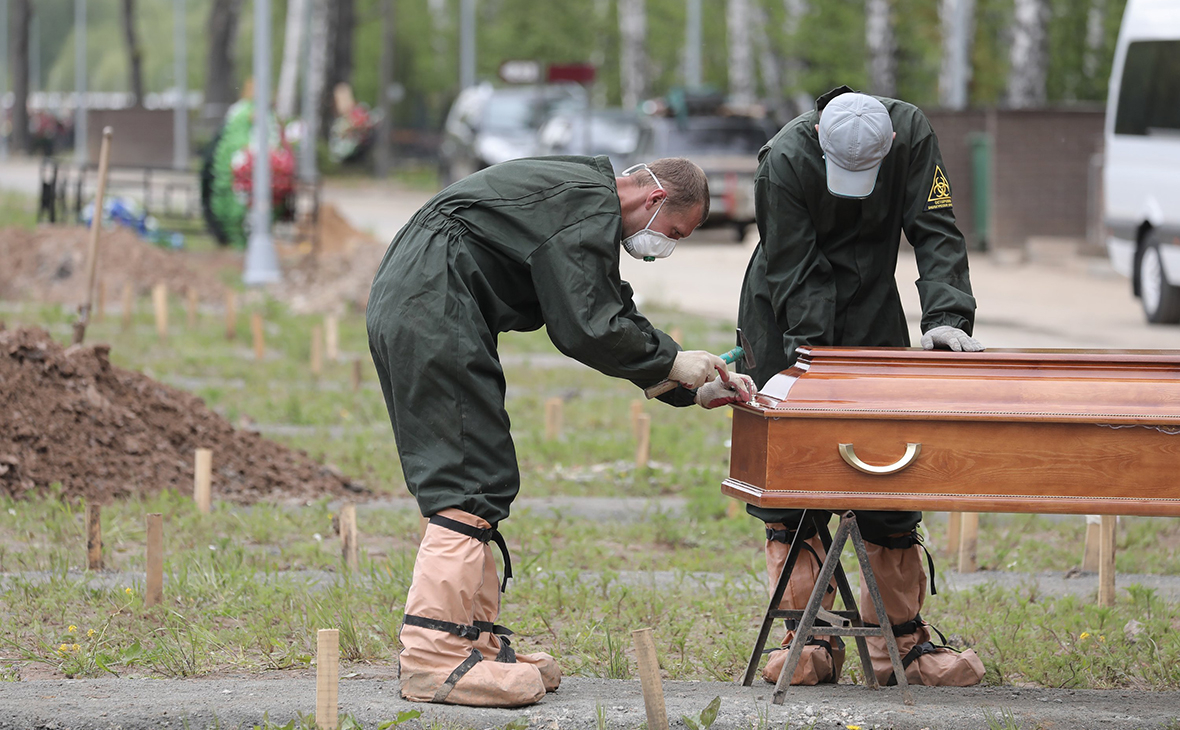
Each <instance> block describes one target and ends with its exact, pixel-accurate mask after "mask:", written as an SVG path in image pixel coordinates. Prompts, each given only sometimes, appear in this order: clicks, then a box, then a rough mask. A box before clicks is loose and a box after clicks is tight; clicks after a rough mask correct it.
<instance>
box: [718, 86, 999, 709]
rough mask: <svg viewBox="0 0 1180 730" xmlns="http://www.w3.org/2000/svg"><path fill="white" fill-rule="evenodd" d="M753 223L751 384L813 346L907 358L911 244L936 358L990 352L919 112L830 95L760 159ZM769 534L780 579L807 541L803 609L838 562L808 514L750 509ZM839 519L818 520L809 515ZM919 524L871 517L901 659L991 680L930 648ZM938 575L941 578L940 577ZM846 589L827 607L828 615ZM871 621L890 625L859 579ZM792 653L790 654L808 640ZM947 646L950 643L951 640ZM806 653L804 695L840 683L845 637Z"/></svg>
mask: <svg viewBox="0 0 1180 730" xmlns="http://www.w3.org/2000/svg"><path fill="white" fill-rule="evenodd" d="M758 157H759V164H758V172H757V175H756V177H755V183H754V184H755V193H754V201H755V211H756V219H757V224H758V233H759V236H760V238H761V240H760V242H759V244H758V246H757V247H756V248H755V250H754V254H753V256H752V257H751V259H750V263H749V266H748V268H747V269H746V277H745V281H744V283H743V285H742V295H741V304H740V308H739V313H738V322H739V325H740V326H741V328H742V332H743V333H744V334H745V335H746V337H747V338H748V339H749V342H750V345H751V347H752V349H753V350H754V360H755V362H756V363H757V367H756V368H755V369H754V370H753V371H752V372H751V373H750V374H751V375H752V376H753V377H754V382H755V383H757V384H758V385H759V386H761V385H763V384H765V383H766V381H767V380H769V379H770V378H771V377H773V376H774V375H775V374H777V373H778V372H780V371H782V370H785V369H787V368H789V367H791V366H792V365H793V364H794V363H795V359H796V357H797V355H796V352H795V348H797V347H799V346H800V345H812V346H819V345H851V346H863V347H879V346H894V347H897V346H901V347H904V346H908V345H909V344H910V341H909V335H908V334H907V331H906V320H905V315H904V313H903V312H902V307H901V300H900V299H899V297H898V293H897V285H896V281H895V278H894V277H895V269H896V266H897V256H898V247H899V244H900V236H901V233H902V232H903V231H904V233H905V236H906V240H907V241H909V243H910V244H911V245H912V246H913V247H914V254H915V257H916V259H917V264H918V272H919V274H918V281H917V286H918V293H919V295H920V298H921V303H922V321H921V327H922V332H923V333H924V334H923V335H922V347H923V348H925V349H927V350H929V349H933V348H935V347H938V348H948V349H951V350H961V351H969V352H973V351H978V350H982V349H983V346H982V345H980V344H979V342H977V341H976V340H974V339H973V338H972V337H971V336H970V333H971V329H972V324H973V322H974V319H975V299H974V298H973V297H972V295H971V283H970V280H969V277H968V272H967V252H966V245H965V243H964V241H963V235H962V234H961V233H960V232H959V229H958V228H957V227H956V226H955V217H954V212H953V209H952V206H951V189H950V182H949V181H948V178H947V176H946V172H945V168H944V166H943V163H942V156H941V154H940V153H939V151H938V139H937V138H936V137H935V135H934V132H933V130H932V129H931V128H930V123H929V122H928V121H927V120H926V117H925V115H923V114H922V112H921V111H920V110H919V109H918V108H917V107H915V106H914V105H912V104H907V103H905V102H903V101H897V100H895V99H885V98H877V97H872V96H867V95H865V94H857V93H853V92H852V90H851V89H849V88H848V87H846V86H843V87H840V88H838V89H835V90H833V91H830V92H828V93H827V94H825V95H823V96H821V97H820V98H819V99H818V100H817V103H816V109H815V111H813V112H808V113H806V114H803V115H802V116H800V117H797V118H796V119H794V120H792V121H791V122H789V123H788V124H787V125H786V126H785V127H783V128H782V129H781V130H780V131H779V132H778V134H776V135H775V137H774V138H773V139H771V140H770V142H768V143H767V145H766V146H765V147H763V148H762V150H761V152H760V153H759V156H758ZM747 511H748V512H749V513H750V514H752V515H753V516H755V517H757V518H759V519H761V520H762V521H763V522H765V523H766V567H767V572H768V574H769V575H768V579H769V582H770V586H771V590H772V591H773V590H774V586H775V585H776V583H777V582H778V578H779V574H780V573H781V572H782V569H783V565H784V563H785V562H786V558H787V552H788V549H789V546H790V544H791V541H792V540H793V539H794V537H795V532H796V531H797V530H800V529H802V530H803V533H804V534H803V535H802V537H803V538H804V539H805V540H806V545H805V547H807V548H808V549H806V550H804V551H803V552H802V553H801V554H800V558H799V560H798V562H797V563H796V565H795V569H794V571H793V572H792V574H791V577H790V580H789V583H788V585H787V590H786V593H785V594H784V595H783V601H782V604H781V605H780V608H784V609H803V608H804V607H805V606H806V605H807V600H808V598H809V597H810V595H811V592H812V588H813V587H814V585H815V581H816V580H817V579H818V576H819V566H820V565H821V564H822V562H823V560H824V557H825V554H824V547H823V544H822V543H821V542H820V539H819V537H818V535H816V528H815V525H814V524H813V523H812V521H811V520H808V524H806V525H802V526H801V525H800V522H801V516H802V511H801V510H781V509H779V510H774V509H762V508H758V507H754V506H752V505H751V506H748V507H747ZM817 514H818V515H822V519H827V518H828V517H829V516H830V515H829V513H826V512H822V511H820V512H816V511H812V512H810V513H809V516H812V517H814V516H815V515H817ZM921 519H922V513H921V512H868V511H865V512H857V522H858V524H859V525H860V529H861V532H862V534H863V535H864V538H865V541H866V543H867V547H868V551H869V563H870V565H871V566H872V569H873V572H874V575H875V576H876V578H877V585H878V586H879V587H880V589H881V594H882V598H884V603H885V609H886V611H887V613H888V614H889V621H890V623H892V625H893V628H894V634H895V635H896V636H897V643H898V650H899V651H900V652H901V656H902V658H903V662H902V663H903V664H904V665H905V666H906V679H907V681H909V682H910V683H912V684H929V685H958V686H965V685H972V684H976V683H978V682H979V680H980V679H981V678H982V676H983V673H984V668H983V664H982V663H981V662H980V660H979V657H977V656H976V655H975V653H974V652H973V651H971V650H967V651H964V652H962V653H960V652H957V651H955V650H953V649H950V648H949V647H946V646H943V645H941V644H935V643H934V642H932V641H931V638H930V637H931V634H930V628H931V627H930V626H929V624H927V623H926V622H925V621H923V620H922V616H921V614H920V609H921V608H922V605H923V603H924V601H925V597H926V573H925V569H924V567H923V564H922V563H923V560H922V554H921V547H920V543H919V538H918V533H917V526H918V522H919V521H920V520H921ZM931 567H933V566H931ZM834 600H835V590H834V588H832V587H829V590H828V594H827V596H826V598H825V601H824V605H825V607H826V608H828V609H830V608H831V606H832V603H833V602H834ZM860 610H861V612H862V616H863V617H864V620H865V621H866V623H875V622H876V621H877V615H876V612H875V610H874V608H873V603H872V601H871V600H869V596H868V593H867V590H866V588H865V587H864V581H863V580H862V581H861V596H860ZM791 629H792V626H791V625H790V622H788V631H787V635H786V637H785V638H784V639H783V643H782V646H783V648H786V647H787V646H789V644H790V642H791V640H792V638H793V637H794V631H793V630H791ZM940 638H941V635H940ZM868 643H869V653H870V655H871V658H872V663H873V667H874V671H875V672H876V674H877V679H878V680H880V681H881V682H882V683H886V682H887V681H889V680H890V678H891V677H892V666H891V664H890V661H889V654H888V652H887V650H886V648H885V642H884V640H883V639H881V638H880V637H869V638H868ZM808 644H809V645H808V646H806V647H804V650H803V655H802V658H801V660H800V663H799V665H798V667H797V669H796V671H795V674H794V676H793V677H792V678H791V683H792V684H816V683H818V682H835V681H837V680H838V679H839V676H840V669H841V665H842V663H843V660H844V647H843V644H842V643H841V641H840V639H839V637H817V638H814V639H812V640H811V641H809V642H808ZM786 655H787V652H786V651H776V652H773V653H772V655H771V658H770V660H769V661H768V662H767V665H766V668H765V669H764V670H763V677H764V678H765V679H767V680H768V681H770V682H777V681H778V677H779V674H780V673H781V670H782V666H783V664H784V663H785V661H786Z"/></svg>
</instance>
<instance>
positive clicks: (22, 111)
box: [0, 0, 33, 153]
mask: <svg viewBox="0 0 1180 730" xmlns="http://www.w3.org/2000/svg"><path fill="white" fill-rule="evenodd" d="M0 1H3V2H6V1H7V0H0ZM12 8H13V13H12V15H11V16H9V17H10V18H11V19H12V21H11V22H12V27H11V28H9V29H8V31H9V33H10V34H11V35H10V36H9V37H10V38H11V39H12V41H13V43H12V46H11V47H10V48H9V53H10V54H11V55H10V56H9V58H10V59H11V60H12V97H13V99H12V137H11V140H10V141H11V142H12V149H13V150H14V151H16V152H21V153H24V152H29V151H30V150H29V142H30V140H29V24H30V23H31V21H32V17H33V11H32V8H31V7H30V6H29V0H16V2H14V3H13V4H12ZM2 108H3V105H2V104H0V109H2Z"/></svg>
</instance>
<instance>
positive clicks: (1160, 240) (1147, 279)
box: [1102, 0, 1180, 322]
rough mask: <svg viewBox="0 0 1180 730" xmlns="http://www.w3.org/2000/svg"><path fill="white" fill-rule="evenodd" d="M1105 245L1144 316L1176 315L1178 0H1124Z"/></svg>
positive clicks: (1114, 79) (1114, 73) (1108, 146)
mask: <svg viewBox="0 0 1180 730" xmlns="http://www.w3.org/2000/svg"><path fill="white" fill-rule="evenodd" d="M1104 137H1105V161H1104V165H1103V173H1102V177H1103V180H1102V183H1103V184H1102V188H1103V196H1104V198H1105V203H1104V206H1105V210H1104V217H1105V222H1106V229H1107V231H1108V233H1109V236H1108V238H1107V251H1108V252H1109V254H1110V260H1111V263H1112V264H1113V266H1114V268H1115V270H1116V271H1118V272H1120V273H1121V274H1123V275H1124V276H1127V277H1129V278H1130V279H1131V287H1132V291H1133V292H1134V294H1135V296H1138V297H1139V298H1140V299H1141V300H1142V302H1143V312H1144V314H1146V315H1147V321H1149V322H1180V2H1178V1H1177V0H1128V2H1127V6H1126V10H1125V11H1124V13H1123V24H1122V28H1121V29H1120V30H1119V40H1118V45H1117V46H1116V48H1115V54H1114V66H1113V67H1112V68H1111V73H1110V91H1109V96H1108V98H1107V103H1106V129H1105V135H1104Z"/></svg>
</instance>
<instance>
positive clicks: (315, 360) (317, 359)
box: [311, 324, 324, 378]
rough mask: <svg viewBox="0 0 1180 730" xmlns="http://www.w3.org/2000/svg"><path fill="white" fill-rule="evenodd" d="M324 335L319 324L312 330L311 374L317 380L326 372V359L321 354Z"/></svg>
mask: <svg viewBox="0 0 1180 730" xmlns="http://www.w3.org/2000/svg"><path fill="white" fill-rule="evenodd" d="M323 341H324V335H323V332H322V331H321V330H320V326H319V325H318V324H317V325H315V326H314V327H312V328H311V374H312V375H314V376H316V377H317V378H318V377H319V376H320V373H322V372H323V370H324V358H323V356H322V355H321V354H320V352H321V348H322V347H323Z"/></svg>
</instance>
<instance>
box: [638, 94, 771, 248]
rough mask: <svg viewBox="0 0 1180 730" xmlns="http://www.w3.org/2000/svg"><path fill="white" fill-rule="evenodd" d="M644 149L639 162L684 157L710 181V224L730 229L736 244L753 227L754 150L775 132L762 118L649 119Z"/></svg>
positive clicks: (755, 169)
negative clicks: (648, 132) (646, 141)
mask: <svg viewBox="0 0 1180 730" xmlns="http://www.w3.org/2000/svg"><path fill="white" fill-rule="evenodd" d="M647 124H649V125H650V128H651V129H650V132H651V133H650V135H649V136H647V137H646V139H647V140H648V145H647V146H646V147H643V148H641V149H639V150H638V151H637V156H638V157H639V158H640V159H656V158H659V157H687V158H688V159H690V160H692V161H693V162H695V163H697V164H698V165H700V166H701V169H703V170H704V171H705V174H706V175H708V177H709V197H710V201H709V220H708V221H707V222H706V225H710V226H716V225H729V226H732V227H733V229H734V232H735V234H736V235H737V240H738V241H741V240H742V239H743V238H745V235H746V230H747V229H748V228H749V226H750V225H751V224H752V223H753V222H754V173H755V172H756V171H757V169H758V150H760V149H762V146H763V145H764V144H766V142H767V141H768V140H769V139H770V138H771V137H772V136H774V134H775V132H777V131H778V130H777V129H775V128H774V125H773V124H772V123H771V122H770V121H769V120H766V119H762V118H758V117H749V116H680V117H674V116H652V117H649V118H648V119H647Z"/></svg>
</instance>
